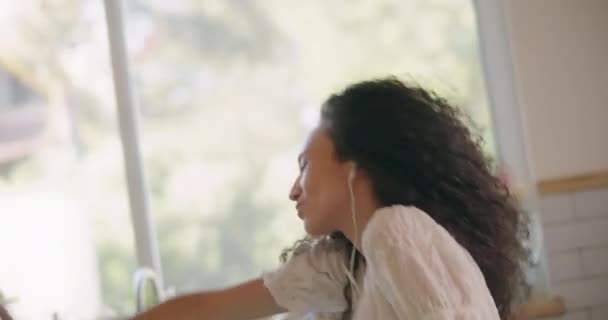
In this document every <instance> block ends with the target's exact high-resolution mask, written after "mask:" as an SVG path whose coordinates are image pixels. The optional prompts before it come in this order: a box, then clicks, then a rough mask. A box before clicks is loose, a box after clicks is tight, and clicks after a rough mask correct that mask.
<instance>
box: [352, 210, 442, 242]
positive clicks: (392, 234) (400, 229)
mask: <svg viewBox="0 0 608 320" xmlns="http://www.w3.org/2000/svg"><path fill="white" fill-rule="evenodd" d="M443 232H445V230H444V229H443V227H441V226H440V225H439V224H438V223H436V222H435V221H434V220H433V219H432V218H431V217H430V216H429V215H428V214H427V213H426V212H424V211H422V210H420V209H418V208H416V207H413V206H402V205H394V206H390V207H384V208H380V209H378V210H376V212H374V215H373V216H372V218H371V219H370V221H369V222H368V224H367V226H366V227H365V229H364V230H363V236H362V246H363V251H364V252H365V251H366V247H368V249H372V248H375V249H377V248H378V246H381V247H384V246H390V247H399V248H404V249H406V248H410V247H412V246H416V247H418V246H419V245H420V244H422V243H424V242H427V241H429V240H430V236H431V235H432V234H436V233H443ZM446 233H447V232H446Z"/></svg>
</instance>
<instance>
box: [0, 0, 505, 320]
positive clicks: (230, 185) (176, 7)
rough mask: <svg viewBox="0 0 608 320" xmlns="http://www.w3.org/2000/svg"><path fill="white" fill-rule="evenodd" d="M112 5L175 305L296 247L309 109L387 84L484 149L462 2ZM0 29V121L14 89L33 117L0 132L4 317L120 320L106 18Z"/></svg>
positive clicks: (468, 20)
mask: <svg viewBox="0 0 608 320" xmlns="http://www.w3.org/2000/svg"><path fill="white" fill-rule="evenodd" d="M125 4H126V7H125V9H126V10H125V20H126V39H127V44H128V54H129V63H130V66H131V71H132V76H133V79H132V80H133V83H134V86H135V88H136V93H135V94H136V96H137V98H138V102H139V109H138V111H139V112H138V115H139V117H140V118H141V127H140V129H141V135H140V136H141V145H142V152H143V156H144V157H143V159H144V162H143V165H144V168H145V172H146V174H147V176H148V182H149V185H148V186H147V189H148V190H149V193H150V208H151V215H152V217H153V221H154V227H155V229H156V232H155V233H156V235H157V236H158V243H159V249H160V257H161V264H162V269H163V275H162V276H163V278H164V282H165V286H166V287H168V288H172V289H173V291H175V292H177V293H183V292H187V291H191V290H195V289H201V288H215V287H221V286H225V285H229V284H234V283H236V282H238V281H241V280H245V279H247V278H251V277H255V276H257V275H259V274H260V272H262V271H263V270H267V269H270V268H273V267H274V266H276V265H277V263H278V256H279V254H280V251H281V250H282V248H285V247H287V246H289V245H290V244H291V243H292V242H293V241H294V240H296V239H297V238H299V237H301V236H302V235H303V230H302V227H301V225H300V223H299V221H298V219H297V217H296V215H295V211H294V209H293V204H291V203H290V201H289V200H288V198H287V194H288V191H289V188H290V186H291V183H292V182H293V179H294V178H295V177H296V175H297V163H296V155H297V152H298V148H299V147H300V144H301V143H302V141H303V139H304V137H305V135H306V134H307V132H308V131H309V130H310V129H311V127H312V126H314V124H315V122H316V120H317V113H318V110H319V106H320V103H321V102H322V101H323V99H324V98H325V97H326V96H327V95H328V94H329V93H331V92H333V91H335V90H338V89H340V88H342V87H343V86H345V85H347V84H348V83H351V82H354V81H357V80H362V79H368V78H370V77H379V76H386V75H389V74H393V75H396V76H399V77H402V78H405V79H406V80H408V79H409V80H410V81H415V82H418V83H421V84H423V85H425V86H430V87H433V88H435V89H436V91H438V92H439V93H441V94H442V95H446V96H448V97H449V98H450V99H451V100H452V101H454V102H455V103H456V104H458V105H459V106H461V107H462V108H463V109H464V110H465V111H466V112H467V113H468V114H469V115H470V116H471V117H472V118H473V119H474V121H475V123H476V125H477V126H478V128H479V130H480V132H481V133H482V134H483V136H484V137H485V139H486V142H487V149H488V151H489V152H493V151H492V150H493V148H494V147H493V139H492V134H491V126H490V120H489V114H488V108H487V104H486V101H485V92H484V85H483V81H482V78H481V73H480V64H479V57H478V49H477V42H476V41H477V40H476V39H477V36H476V23H475V15H474V10H473V8H472V4H471V3H470V1H468V0H451V1H448V0H434V1H428V0H415V1H402V0H398V1H397V0H395V1H391V0H384V1H376V0H368V1H322V0H318V1H296V2H294V1H288V2H286V1H278V0H270V1H266V0H264V1H262V0H260V1H219V0H218V1H205V2H201V1H195V0H185V1H164V0H162V1H161V0H154V1H143V0H142V1H136V0H133V1H126V2H125ZM0 15H1V17H2V19H0V21H2V24H3V26H4V27H5V29H10V30H13V31H14V32H13V34H12V36H6V37H3V39H2V40H0V68H1V69H2V72H4V73H5V74H6V77H8V78H9V79H11V81H13V82H15V83H18V84H19V86H16V85H13V84H11V87H10V88H13V89H11V90H12V91H11V90H8V89H7V90H4V89H3V90H0V96H2V95H6V94H13V95H15V96H19V97H21V100H19V103H17V102H16V101H12V100H10V99H8V98H7V99H0V101H1V102H2V103H4V104H6V105H2V106H0V120H2V119H5V117H7V116H13V112H14V111H15V110H26V109H27V108H30V109H27V110H33V109H32V108H34V107H27V106H25V103H24V102H23V99H25V98H23V97H22V96H23V95H24V92H25V93H27V94H25V96H26V97H27V96H28V95H31V99H30V100H27V99H26V100H27V101H33V102H32V103H33V104H37V105H38V106H37V107H35V108H37V109H36V111H35V112H31V113H32V114H35V115H34V116H31V117H38V118H36V119H37V120H36V119H34V120H35V121H34V120H31V121H30V122H28V123H29V124H24V125H23V126H24V127H25V126H28V125H29V127H28V128H32V129H31V131H32V132H34V133H32V134H31V138H32V139H33V140H27V141H26V140H25V139H21V140H19V139H16V138H15V139H12V138H11V134H12V133H13V132H16V131H15V130H22V129H21V127H19V128H16V127H14V123H12V122H11V123H9V124H7V123H6V122H5V121H0V126H3V125H4V126H7V128H8V126H11V127H10V129H6V130H4V129H3V128H2V127H0V150H3V154H4V152H5V151H4V150H8V147H7V146H9V145H10V146H11V150H14V149H18V150H21V151H22V153H20V154H19V156H14V157H0V161H2V163H1V168H0V188H1V189H0V190H2V193H1V194H2V195H1V196H0V197H1V198H0V218H1V219H0V221H1V223H0V252H2V255H3V256H2V263H0V290H1V291H2V292H3V293H4V294H5V295H7V296H14V297H16V298H17V299H18V301H17V302H16V303H15V304H13V305H11V308H12V309H13V310H14V312H15V313H16V315H17V316H18V318H21V317H22V318H45V317H50V315H51V314H53V313H57V314H58V315H59V316H60V317H65V318H66V319H69V318H74V319H95V318H101V317H113V316H120V315H123V316H124V315H126V314H130V313H132V312H133V311H134V300H133V293H132V288H131V286H132V273H133V271H134V270H135V268H136V266H137V263H136V261H135V260H136V259H135V256H136V255H135V250H136V249H134V247H135V246H134V244H133V231H132V230H133V228H132V223H138V221H136V220H135V221H131V219H130V215H129V209H128V202H127V199H128V197H127V191H126V190H127V188H126V184H125V179H124V170H123V164H122V152H121V149H120V139H119V136H118V129H117V123H116V106H115V101H114V92H113V91H112V83H111V76H110V75H111V68H110V64H109V55H108V45H107V35H106V25H105V20H104V13H103V6H102V4H101V3H100V2H99V1H96V0H89V1H68V0H56V1H42V0H39V1H27V2H12V1H11V2H7V3H6V4H3V5H2V7H0ZM5 82H6V81H5ZM5 82H1V83H0V85H4V84H3V83H5ZM11 83H12V82H11ZM15 88H17V89H15ZM15 90H16V91H15ZM15 92H18V93H15ZM7 101H8V102H7ZM17 104H19V105H17ZM9 105H10V106H9ZM21 105H23V107H20V106H21ZM7 106H9V107H7ZM23 113H27V112H26V111H23ZM17 117H19V116H17ZM23 118H27V119H29V118H28V117H27V116H23ZM19 119H21V118H19ZM24 121H25V120H24ZM25 122H27V121H25ZM32 123H34V124H32ZM3 130H4V131H3ZM7 132H9V133H8V134H7ZM32 141H34V142H35V143H34V142H32ZM15 146H17V147H15ZM19 146H21V147H23V148H21V147H19ZM2 148H4V149H2ZM3 154H0V156H2V155H3Z"/></svg>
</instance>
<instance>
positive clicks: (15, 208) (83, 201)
mask: <svg viewBox="0 0 608 320" xmlns="http://www.w3.org/2000/svg"><path fill="white" fill-rule="evenodd" d="M0 15H1V17H0V21H1V22H0V23H1V24H2V28H3V29H4V30H11V32H9V33H7V34H6V35H5V36H4V37H3V38H2V40H0V221H1V222H0V252H2V258H1V262H0V290H1V291H2V292H3V294H4V295H5V296H7V297H14V298H16V299H17V301H16V302H15V303H13V304H11V305H10V306H9V307H10V309H11V311H12V312H13V313H14V316H15V318H16V319H51V318H52V315H53V314H57V315H58V316H59V318H61V319H96V318H98V317H101V316H104V315H105V316H111V315H116V314H118V313H121V314H122V313H132V312H133V309H134V306H135V304H134V302H133V299H132V294H131V290H132V289H131V285H132V280H131V276H132V273H133V271H134V267H135V261H134V260H135V259H134V257H135V254H134V249H133V240H132V238H133V235H132V228H131V224H130V216H129V211H128V202H127V194H126V187H125V179H124V178H123V177H124V172H123V165H122V155H121V149H120V143H119V138H118V133H117V128H116V126H117V124H116V120H115V119H116V114H115V109H116V108H115V104H114V98H113V90H112V82H111V76H110V65H109V54H108V47H107V36H106V26H105V20H104V19H105V18H104V15H103V7H102V2H100V1H21V2H18V1H5V2H3V4H2V5H1V6H0Z"/></svg>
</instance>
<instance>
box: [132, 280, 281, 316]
mask: <svg viewBox="0 0 608 320" xmlns="http://www.w3.org/2000/svg"><path fill="white" fill-rule="evenodd" d="M285 311H286V310H284V309H283V308H281V307H279V306H278V305H277V304H276V302H275V301H274V298H273V297H272V295H271V294H270V292H269V291H268V289H267V288H266V287H265V286H264V283H263V281H262V279H255V280H252V281H249V282H246V283H243V284H241V285H239V286H236V287H233V288H229V289H225V290H217V291H208V292H198V293H192V294H187V295H183V296H178V297H175V298H172V299H170V300H167V301H165V302H163V303H161V304H159V305H157V306H155V307H153V308H151V309H149V310H148V311H146V312H144V313H141V314H139V315H137V316H135V317H134V318H132V319H131V320H157V319H158V320H160V319H174V320H191V319H192V320H194V319H196V320H203V319H205V320H207V319H208V320H241V319H242V320H250V319H255V318H259V317H265V316H270V315H273V314H277V313H281V312H285Z"/></svg>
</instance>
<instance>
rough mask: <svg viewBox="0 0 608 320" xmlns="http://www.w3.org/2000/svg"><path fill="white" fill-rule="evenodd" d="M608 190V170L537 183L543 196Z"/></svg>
mask: <svg viewBox="0 0 608 320" xmlns="http://www.w3.org/2000/svg"><path fill="white" fill-rule="evenodd" d="M597 188H608V170H605V171H598V172H590V173H586V174H580V175H574V176H569V177H559V178H551V179H544V180H541V181H539V182H538V183H537V189H538V192H539V193H540V194H541V195H547V194H555V193H566V192H575V191H582V190H589V189H597Z"/></svg>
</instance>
